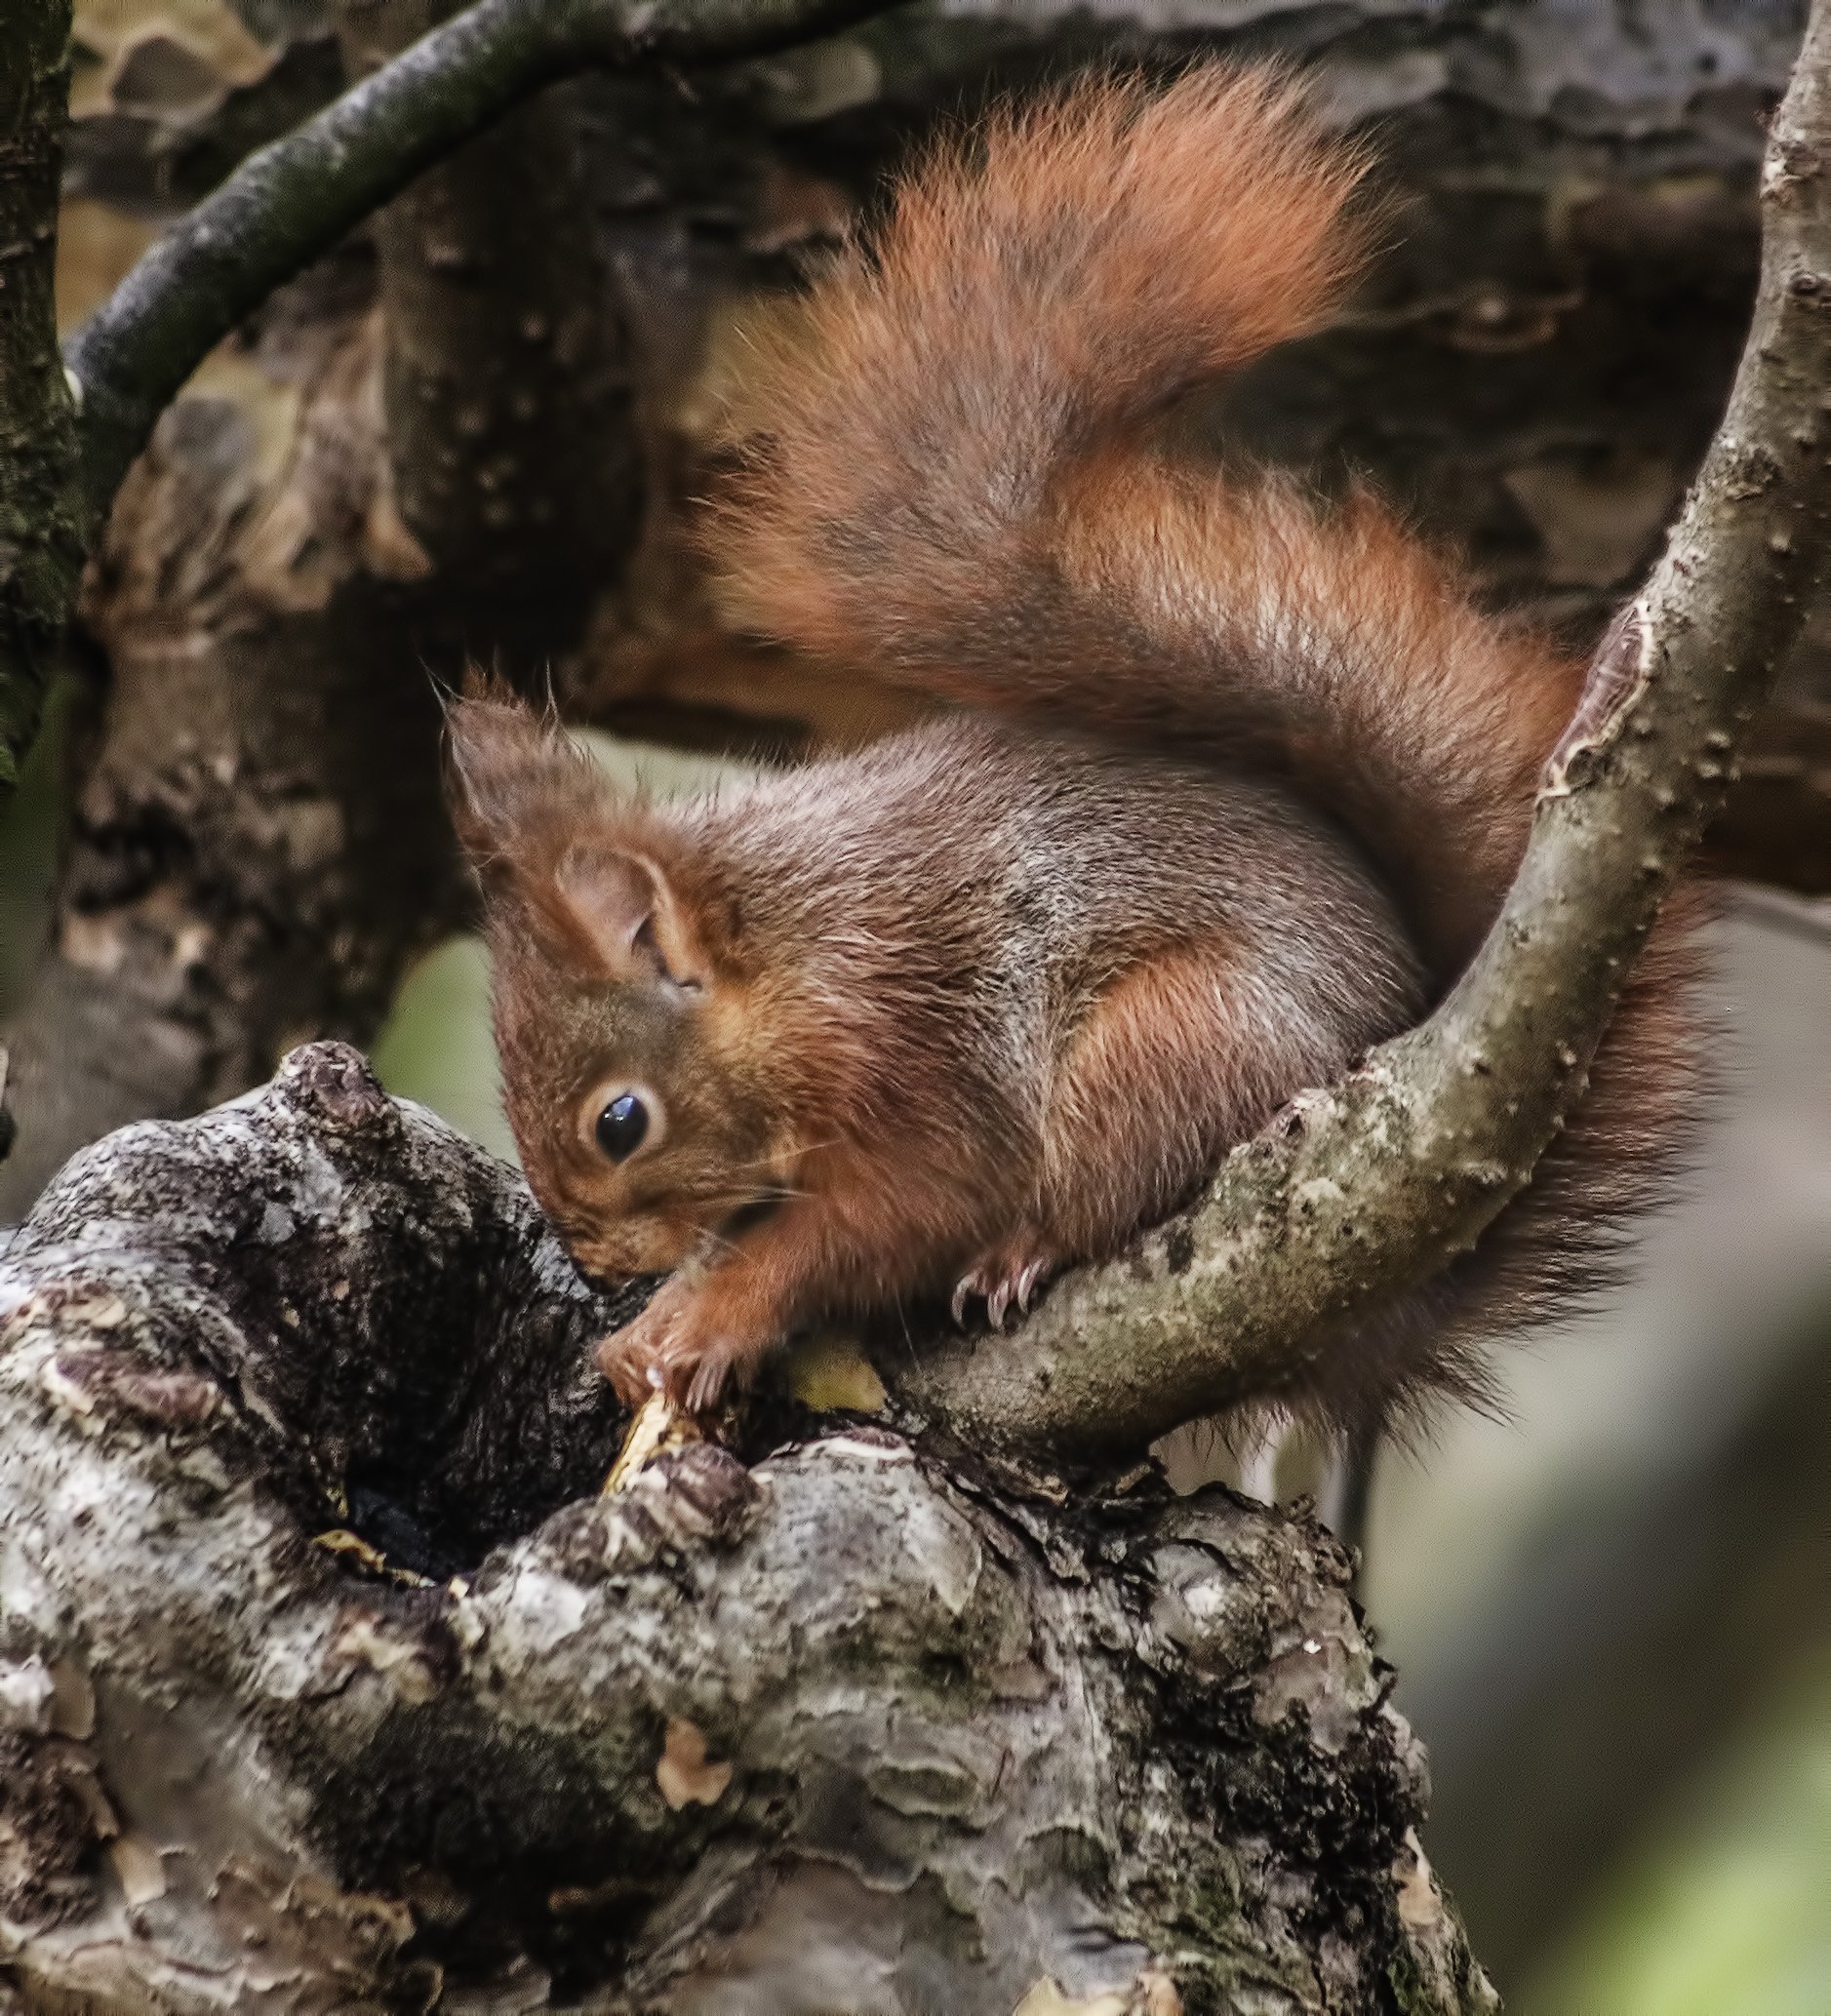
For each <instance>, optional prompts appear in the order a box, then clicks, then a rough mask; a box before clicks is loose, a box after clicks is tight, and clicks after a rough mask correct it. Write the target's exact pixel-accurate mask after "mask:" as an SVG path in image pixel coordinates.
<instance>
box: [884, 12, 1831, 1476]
mask: <svg viewBox="0 0 1831 2016" xmlns="http://www.w3.org/2000/svg"><path fill="white" fill-rule="evenodd" d="M1762 206H1763V218H1764V249H1763V269H1762V281H1761V290H1760V296H1759V299H1758V303H1757V307H1756V313H1755V321H1754V327H1753V330H1752V332H1751V334H1750V336H1749V338H1748V342H1747V346H1746V348H1745V350H1744V352H1743V356H1742V361H1741V365H1740V368H1739V370H1738V372H1737V376H1736V380H1735V385H1734V389H1733V391H1732V393H1731V400H1730V407H1729V411H1728V414H1727V415H1726V416H1725V418H1724V421H1723V424H1722V426H1721V428H1720V429H1719V431H1718V433H1717V436H1716V439H1715V440H1714V442H1713V443H1712V445H1711V448H1710V451H1709V454H1708V455H1707V456H1706V457H1705V460H1704V464H1703V467H1702V469H1701V471H1700V472H1699V475H1698V478H1697V481H1696V483H1695V485H1694V486H1693V488H1692V493H1691V495H1690V497H1689V498H1688V500H1687V503H1686V506H1685V509H1684V511H1683V513H1682V514H1681V516H1680V519H1679V522H1678V524H1677V526H1676V527H1675V528H1674V530H1673V532H1672V534H1671V537H1670V541H1669V543H1668V546H1667V549H1666V553H1665V556H1664V558H1663V559H1662V560H1661V561H1660V562H1659V564H1658V566H1657V567H1656V568H1655V570H1654V572H1653V573H1652V578H1651V580H1650V581H1649V582H1648V585H1647V587H1646V588H1645V589H1644V591H1643V592H1642V593H1641V595H1640V596H1639V597H1638V599H1637V600H1636V601H1635V602H1634V603H1633V604H1632V605H1631V607H1630V608H1629V609H1628V610H1626V611H1625V612H1623V613H1622V615H1621V617H1620V618H1619V619H1618V620H1617V622H1616V623H1615V625H1614V626H1613V627H1612V629H1611V631H1610V633H1609V635H1608V637H1607V638H1606V639H1605V641H1604V643H1603V644H1602V646H1601V647H1600V648H1599V650H1598V652H1597V653H1596V656H1595V659H1594V660H1593V662H1592V664H1591V668H1590V676H1589V683H1588V687H1587V690H1586V692H1585V694H1584V697H1583V700H1582V702H1581V704H1580V705H1579V708H1578V711H1577V715H1576V719H1575V721H1574V722H1573V724H1572V730H1571V731H1570V732H1569V733H1568V734H1567V736H1566V738H1565V741H1564V743H1563V745H1562V746H1561V747H1560V749H1559V750H1558V752H1557V753H1556V754H1555V755H1554V757H1553V759H1552V762H1551V764H1550V765H1549V766H1548V769H1547V772H1546V778H1545V782H1544V784H1543V786H1542V788H1541V791H1540V795H1539V804H1538V810H1537V816H1536V819H1535V821H1534V825H1533V830H1532V841H1531V845H1530V846H1529V848H1528V850H1527V853H1526V857H1525V860H1524V861H1523V862H1522V864H1521V868H1520V872H1519V875H1518V877H1517V879H1516V881H1515V883H1514V886H1513V889H1512V890H1511V892H1510V893H1509V895H1508V898H1507V901H1506V904H1505V907H1504V908H1503V910H1502V913H1501V915H1500V917H1499V919H1498V921H1497V922H1496V924H1495V926H1494V928H1493V931H1492V932H1491V933H1490V935H1489V937H1488V939H1487V942H1486V943H1485V944H1484V945H1483V947H1482V949H1481V951H1480V952H1479V953H1478V954H1477V956H1476V958H1475V960H1474V962H1473V964H1472V965H1471V967H1470V968H1469V970H1468V972H1467V973H1466V974H1465V975H1464V977H1463V979H1462V980H1461V982H1460V983H1459V984H1458V986H1457V987H1456V989H1455V991H1454V992H1453V995H1452V996H1451V998H1450V999H1449V1000H1448V1001H1447V1002H1446V1003H1445V1004H1444V1006H1443V1007H1442V1008H1440V1009H1439V1011H1438V1012H1437V1013H1436V1014H1435V1015H1433V1016H1432V1017H1431V1018H1430V1020H1429V1021H1428V1022H1426V1023H1425V1024H1423V1025H1422V1026H1421V1027H1420V1028H1418V1029H1416V1030H1413V1032H1411V1033H1410V1034H1408V1035H1406V1036H1404V1037H1402V1038H1400V1039H1398V1040H1397V1041H1395V1042H1393V1043H1390V1044H1387V1045H1385V1046H1384V1047H1382V1048H1380V1049H1379V1050H1377V1051H1375V1052H1374V1053H1373V1056H1372V1057H1371V1058H1370V1059H1369V1061H1368V1062H1367V1064H1366V1065H1365V1066H1364V1067H1363V1068H1362V1069H1361V1070H1360V1071H1358V1072H1357V1073H1355V1074H1354V1075H1353V1076H1352V1077H1351V1078H1349V1079H1348V1080H1347V1081H1346V1082H1345V1083H1343V1084H1342V1085H1340V1086H1338V1087H1333V1089H1331V1090H1329V1091H1327V1092H1318V1093H1315V1094H1312V1095H1309V1096H1307V1097H1306V1098H1304V1099H1303V1100H1302V1101H1300V1102H1299V1110H1298V1113H1297V1116H1296V1119H1295V1121H1294V1124H1292V1125H1291V1126H1288V1127H1284V1128H1283V1129H1281V1130H1279V1131H1278V1132H1277V1133H1276V1134H1274V1135H1272V1136H1267V1137H1265V1138H1261V1139H1259V1140H1256V1141H1254V1142H1252V1143H1249V1144H1248V1145H1246V1146H1245V1147H1243V1148H1241V1149H1239V1150H1236V1152H1235V1153H1234V1154H1233V1155H1232V1156H1231V1157H1230V1158H1229V1160H1228V1161H1227V1162H1226V1164H1225V1165H1224V1166H1222V1168H1221V1170H1220V1172H1219V1174H1218V1176H1217V1177H1216V1179H1215V1181H1214V1184H1213V1186H1212V1187H1211V1189H1210V1191H1209V1194H1208V1196H1207V1198H1206V1200H1205V1201H1204V1202H1203V1203H1202V1205H1201V1206H1198V1208H1197V1209H1196V1210H1195V1211H1194V1213H1193V1214H1192V1215H1191V1216H1189V1217H1188V1218H1186V1219H1183V1220H1181V1221H1179V1222H1178V1223H1177V1224H1175V1225H1174V1226H1172V1227H1169V1228H1166V1229H1164V1230H1163V1231H1160V1232H1158V1233H1155V1234H1153V1235H1152V1236H1151V1237H1149V1238H1148V1239H1147V1240H1146V1241H1145V1242H1144V1243H1143V1245H1142V1246H1141V1248H1140V1249H1139V1250H1138V1251H1137V1252H1136V1253H1134V1255H1132V1256H1130V1257H1128V1258H1127V1259H1125V1260H1123V1261H1121V1262H1119V1263H1116V1264H1113V1265H1110V1266H1105V1267H1101V1268H1096V1269H1092V1270H1089V1271H1088V1272H1086V1273H1084V1274H1081V1275H1079V1276H1076V1277H1071V1278H1070V1279H1069V1280H1068V1281H1066V1282H1065V1283H1063V1284H1062V1285H1061V1286H1060V1287H1059V1288H1058V1289H1057V1291H1056V1292H1055V1294H1054V1295H1053V1296H1051V1298H1050V1299H1049V1300H1048V1301H1047V1302H1046V1303H1045V1304H1044V1306H1043V1308H1042V1309H1041V1311H1040V1312H1039V1313H1038V1315H1037V1316H1036V1317H1035V1318H1033V1319H1032V1320H1031V1322H1030V1323H1029V1324H1027V1325H1026V1327H1025V1329H1024V1330H1023V1331H1022V1332H1021V1333H1020V1334H1019V1335H1018V1336H1017V1337H1016V1338H1015V1339H1014V1338H1008V1337H999V1338H994V1339H992V1340H990V1344H989V1347H988V1346H987V1344H986V1343H985V1342H984V1340H979V1341H977V1342H974V1341H967V1342H962V1343H959V1344H957V1345H954V1346H952V1347H950V1348H949V1349H947V1350H946V1351H944V1352H940V1353H936V1354H935V1355H934V1356H932V1357H930V1358H928V1359H927V1360H926V1361H924V1362H923V1363H922V1364H920V1365H919V1366H917V1367H915V1368H913V1369H911V1370H908V1371H906V1372H904V1373H903V1374H902V1376H901V1377H900V1378H899V1380H898V1383H899V1385H900V1386H901V1388H902V1391H903V1393H904V1395H905V1396H906V1397H907V1398H909V1399H911V1400H913V1401H914V1402H915V1403H917V1404H918V1405H920V1406H922V1407H924V1408H926V1409H929V1410H931V1411H932V1412H933V1413H934V1414H935V1415H936V1416H939V1417H943V1418H945V1419H946V1420H947V1421H948V1422H949V1423H950V1424H951V1426H952V1427H953V1428H954V1429H955V1430H956V1431H957V1432H959V1433H961V1434H963V1435H965V1436H967V1437H969V1438H970V1439H971V1440H973V1441H974V1442H975V1443H980V1444H983V1443H987V1442H990V1443H1002V1444H1004V1445H1006V1446H1007V1447H1012V1448H1025V1449H1028V1450H1030V1451H1033V1452H1038V1453H1044V1454H1050V1455H1055V1456H1057V1457H1059V1456H1069V1457H1073V1456H1083V1457H1085V1456H1087V1455H1089V1454H1093V1453H1096V1452H1100V1453H1113V1452H1117V1451H1120V1450H1127V1449H1132V1448H1135V1447H1137V1446H1138V1445H1140V1444H1142V1443H1146V1442H1148V1441H1149V1440H1151V1439H1152V1438H1153V1437H1155V1436H1157V1435H1159V1434H1162V1433H1163V1432H1164V1431H1165V1430H1167V1429H1169V1428H1171V1427H1173V1426H1174V1425H1175V1424H1176V1423H1178V1422H1180V1421H1184V1420H1188V1419H1191V1418H1193V1417H1195V1416H1198V1415H1202V1414H1206V1413H1213V1412H1216V1411H1219V1410H1222V1409H1224V1408H1226V1407H1228V1406H1230V1405H1234V1404H1237V1403H1240V1402H1241V1401H1242V1400H1245V1399H1250V1398H1252V1397H1254V1395H1259V1396H1262V1395H1263V1394H1264V1393H1265V1392H1266V1391H1268V1390H1272V1391H1275V1390H1277V1389H1278V1387H1279V1386H1281V1385H1284V1384H1288V1382H1289V1380H1290V1376H1291V1368H1292V1365H1293V1363H1294V1361H1300V1360H1301V1359H1302V1357H1303V1355H1304V1354H1305V1353H1308V1354H1311V1355H1319V1354H1321V1353H1322V1352H1324V1351H1326V1350H1328V1349H1329V1348H1330V1340H1331V1338H1332V1337H1333V1338H1335V1339H1340V1338H1342V1337H1343V1336H1344V1335H1345V1334H1346V1332H1345V1331H1344V1327H1343V1325H1344V1320H1345V1319H1347V1318H1349V1317H1351V1316H1352V1315H1353V1314H1354V1313H1355V1312H1356V1311H1359V1310H1365V1309H1367V1308H1368V1307H1370V1306H1372V1305H1373V1304H1374V1303H1375V1302H1377V1301H1379V1300H1382V1299H1385V1298H1387V1297H1389V1296H1390V1295H1392V1294H1393V1293H1395V1292H1398V1291H1400V1290H1403V1289H1404V1288H1406V1287H1408V1286H1411V1285H1413V1284H1415V1283H1417V1282H1420V1281H1422V1280H1425V1279H1427V1278H1429V1277H1430V1276H1432V1275H1433V1274H1435V1273H1437V1272H1438V1271H1439V1270H1440V1269H1441V1268H1442V1267H1444V1266H1445V1265H1446V1264H1447V1263H1448V1262H1449V1261H1450V1260H1451V1259H1452V1258H1453V1256H1454V1255H1455V1254H1457V1253H1458V1252H1460V1251H1462V1250H1465V1249H1466V1248H1467V1247H1468V1246H1469V1245H1471V1244H1472V1242H1473V1241H1474V1239H1475V1238H1476V1236H1477V1235H1478V1234H1479V1233H1480V1232H1481V1230H1482V1229H1483V1228H1484V1227H1485V1226H1486V1225H1488V1224H1489V1223H1490V1222H1491V1221H1492V1220H1493V1217H1494V1216H1495V1215H1496V1214H1497V1213H1498V1211H1499V1210H1500V1209H1501V1207H1502V1206H1504V1205H1505V1204H1506V1203H1507V1202H1508V1201H1509V1199H1511V1198H1512V1197H1513V1196H1514V1195H1516V1194H1517V1193H1518V1191H1519V1190H1520V1189H1522V1188H1523V1187H1524V1185H1525V1184H1526V1183H1527V1182H1528V1180H1529V1179H1530V1178H1531V1175H1532V1170H1533V1168H1534V1166H1535V1165H1536V1163H1537V1161H1538V1158H1539V1156H1540V1155H1541V1154H1542V1153H1543V1151H1544V1149H1545V1148H1546V1146H1547V1145H1548V1144H1549V1143H1550V1141H1551V1140H1552V1138H1553V1136H1554V1134H1555V1133H1556V1131H1557V1129H1558V1127H1559V1126H1560V1124H1561V1123H1562V1121H1563V1119H1564V1116H1565V1115H1566V1113H1567V1112H1568V1111H1569V1110H1570V1109H1571V1108H1572V1106H1573V1105H1574V1103H1575V1101H1576V1098H1577V1097H1578V1096H1579V1094H1580V1092H1581V1089H1582V1087H1583V1084H1584V1078H1585V1073H1586V1070H1587V1067H1588V1064H1589V1061H1590V1059H1591V1058H1592V1057H1593V1056H1594V1054H1595V1051H1596V1048H1597V1046H1598V1044H1599V1043H1600V1041H1601V1038H1602V1036H1603V1034H1604V1032H1605V1030H1606V1029H1607V1027H1608V1024H1609V1020H1610V1017H1611V1015H1612V1011H1613V1007H1614V1002H1615V998H1616V995H1617V993H1618V991H1619V987H1620V984H1621V981H1622V978H1623V976H1624V975H1625V973H1626V972H1627V970H1628V968H1629V967H1630V965H1631V963H1632V961H1633V959H1634V956H1635V954H1636V953H1637V952H1638V950H1639V949H1640V946H1641V944H1642V943H1643V941H1644V940H1645V938H1646V935H1647V932H1648V930H1649V929H1650V928H1651V926H1652V921H1653V918H1654V917H1655V915H1656V913H1657V911H1658V908H1659V904H1660V902H1661V900H1662V898H1663V897H1664V896H1665V895H1666V893H1667V892H1668V891H1669V890H1670V889H1671V887H1672V885H1673V883H1674V881H1675V880H1676V879H1677V877H1678V875H1679V872H1680V870H1681V868H1682V866H1683V864H1684V862H1685V860H1686V858H1687V857H1688V855H1689V854H1690V853H1691V851H1692V848H1693V846H1694V845H1695V843H1696V840H1697V837H1698V834H1699V832H1700V831H1701V829H1702V827H1703V825H1704V822H1705V820H1706V818H1707V817H1708V816H1709V814H1710V813H1711V812H1712V811H1713V810H1714V809H1715V807H1716V805H1717V803H1718V802H1719V800H1720V796H1721V784H1722V779H1723V778H1724V776H1725V775H1726V773H1727V771H1728V770H1729V767H1730V764H1731V759H1732V757H1733V753H1734V750H1735V747H1736V744H1737V742H1738V740H1739V738H1740V735H1741V733H1742V731H1743V730H1744V729H1745V727H1746V725H1747V722H1748V719H1749V717H1750V716H1751V715H1752V713H1753V712H1754V710H1755V708H1756V707H1757V706H1758V704H1759V703H1760V701H1761V699H1762V698H1763V696H1764V695H1765V693H1766V692H1767V691H1768V689H1769V687H1770V685H1771V680H1772V677H1773V673H1774V670H1775V668H1776V666H1777V664H1778V663H1779V661H1780V659H1781V658H1782V656H1783V655H1784V653H1785V652H1786V651H1787V649H1788V648H1789V646H1790V645H1791V644H1792V643H1793V641H1794V640H1795V638H1796V637H1797V635H1798V633H1799V630H1800V628H1801V623H1802V619H1803V615H1804V613H1805V609H1806V605H1807V601H1808V599H1809V593H1810V590H1811V586H1812V584H1813V581H1814V579H1815V577H1816V575H1817V574H1818V573H1819V571H1820V569H1821V567H1822V564H1823V560H1824V555H1825V550H1826V536H1825V520H1826V516H1827V510H1828V508H1831V460H1828V458H1827V455H1826V431H1827V414H1826V391H1825V388H1826V386H1827V385H1828V384H1831V0H1814V4H1813V7H1812V11H1811V22H1810V25H1809V27H1808V30H1807V35H1806V41H1805V46H1804V49H1803V50H1802V52H1801V55H1800V58H1799V60H1798V63H1797V65H1796V67H1795V70H1794V75H1793V82H1792V85H1791V87H1790V89H1789V91H1788V93H1787V97H1786V99H1785V102H1784V103H1783V104H1782V106H1781V108H1780V110H1779V113H1778V114H1777V116H1776V118H1775V120H1774V124H1773V127H1772V131H1771V138H1770V141H1769V146H1768V153H1767V161H1766V165H1765V168H1764V171H1763V178H1762Z"/></svg>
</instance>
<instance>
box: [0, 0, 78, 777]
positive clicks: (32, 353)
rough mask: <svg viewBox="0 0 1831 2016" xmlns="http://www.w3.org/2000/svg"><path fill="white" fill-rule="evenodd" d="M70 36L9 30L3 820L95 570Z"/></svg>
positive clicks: (1, 110)
mask: <svg viewBox="0 0 1831 2016" xmlns="http://www.w3.org/2000/svg"><path fill="white" fill-rule="evenodd" d="M69 34H70V6H69V0H17V4H14V5H9V7H8V8H7V10H6V17H5V19H4V20H0V807H4V806H5V804H6V803H7V801H8V800H9V799H10V798H11V797H12V795H13V788H14V786H15V785H16V784H17V783H18V781H19V766H20V761H21V760H22V758H23V757H24V754H25V752H26V750H28V749H29V748H30V747H31V745H32V742H33V740H34V738H35V737H36V735H37V733H38V721H39V715H40V713H41V712H42V710H43V707H44V698H45V689H46V687H47V686H48V685H49V683H50V678H51V663H52V658H53V655H54V653H55V652H56V651H57V649H58V643H59V640H60V637H61V636H62V633H63V625H64V623H65V621H66V620H67V619H68V616H69V612H70V605H71V603H72V602H73V601H74V599H75V595H76V587H77V582H78V580H79V578H80V576H81V573H82V567H83V538H82V533H81V512H80V510H79V508H78V503H77V498H76V494H75V490H74V486H73V480H72V479H73V475H74V471H75V466H76V439H75V429H74V424H73V420H72V416H71V411H70V395H69V388H68V386H67V385H66V383H65V381H64V376H63V371H62V367H61V364H60V359H59V356H58V333H57V311H56V304H55V298H54V294H53V280H54V275H55V269H56V265H57V247H58V236H57V230H58V181H59V174H60V167H61V162H62V143H63V117H64V104H65V100H66V98H67V95H68V88H69V48H68V45H69Z"/></svg>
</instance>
